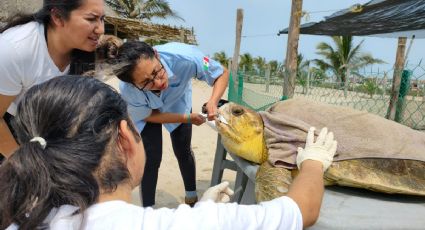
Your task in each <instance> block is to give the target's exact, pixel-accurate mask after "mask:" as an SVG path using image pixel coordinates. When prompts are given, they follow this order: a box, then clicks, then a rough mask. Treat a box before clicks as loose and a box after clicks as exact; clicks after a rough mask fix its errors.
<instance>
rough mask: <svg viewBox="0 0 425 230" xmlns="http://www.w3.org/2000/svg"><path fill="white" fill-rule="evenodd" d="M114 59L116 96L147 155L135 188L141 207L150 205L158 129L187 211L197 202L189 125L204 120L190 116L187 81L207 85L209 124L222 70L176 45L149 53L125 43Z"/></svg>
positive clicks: (158, 150) (157, 157)
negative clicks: (166, 138)
mask: <svg viewBox="0 0 425 230" xmlns="http://www.w3.org/2000/svg"><path fill="white" fill-rule="evenodd" d="M117 59H118V61H119V66H120V68H119V69H118V70H116V74H117V76H118V78H119V79H120V80H121V82H120V91H121V94H122V97H123V98H124V100H126V101H127V103H128V111H129V113H130V116H131V118H132V120H133V122H134V123H135V125H136V127H137V129H138V130H139V132H140V135H141V136H142V139H143V144H144V146H145V151H146V156H147V159H146V167H145V173H144V176H143V179H142V184H141V194H142V201H143V206H144V207H147V206H152V205H154V204H155V190H156V184H157V180H158V170H159V167H160V164H161V159H162V127H161V126H162V124H164V126H165V128H166V129H167V130H168V131H169V132H170V136H171V141H172V146H173V150H174V154H175V156H176V158H177V161H178V164H179V168H180V172H181V174H182V177H183V182H184V186H185V190H186V197H185V202H186V203H187V204H189V205H191V206H193V205H194V204H195V202H196V201H197V199H198V198H197V194H196V175H195V172H196V170H195V159H194V156H193V152H192V149H191V138H192V124H195V125H201V124H203V123H204V122H205V118H204V117H203V116H202V115H200V114H198V113H192V83H191V80H192V78H193V77H195V78H197V79H199V80H203V81H206V82H207V83H208V84H209V85H210V86H213V92H212V95H211V97H210V99H209V100H208V102H207V104H206V108H207V111H208V116H207V118H208V120H214V119H215V118H216V114H217V104H218V102H219V100H220V98H221V97H222V96H223V93H224V91H225V90H226V87H227V83H228V80H229V73H228V71H227V70H226V69H225V68H224V67H223V66H221V65H220V63H218V62H216V61H214V60H212V59H209V57H207V56H205V55H204V54H203V53H202V52H201V51H200V50H199V49H198V48H196V47H195V46H192V45H187V44H182V43H168V44H164V45H159V46H155V49H154V48H152V47H151V46H149V45H148V44H146V43H144V42H141V41H130V42H126V43H124V44H123V45H122V46H121V47H120V48H119V50H118V54H117Z"/></svg>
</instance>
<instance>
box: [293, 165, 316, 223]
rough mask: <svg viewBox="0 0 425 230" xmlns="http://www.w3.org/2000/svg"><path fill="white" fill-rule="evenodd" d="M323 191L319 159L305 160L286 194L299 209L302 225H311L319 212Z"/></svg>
mask: <svg viewBox="0 0 425 230" xmlns="http://www.w3.org/2000/svg"><path fill="white" fill-rule="evenodd" d="M323 192H324V184H323V166H322V163H321V162H319V161H314V160H305V161H304V162H303V163H302V167H301V170H300V173H299V174H298V175H297V177H296V178H295V180H294V181H293V182H292V184H291V187H290V188H289V191H288V194H287V196H288V197H290V198H292V199H293V200H294V201H295V203H297V204H298V207H299V208H300V210H301V214H302V216H303V224H304V227H308V226H311V225H313V224H314V223H315V222H316V220H317V218H318V216H319V212H320V206H321V204H322V198H323Z"/></svg>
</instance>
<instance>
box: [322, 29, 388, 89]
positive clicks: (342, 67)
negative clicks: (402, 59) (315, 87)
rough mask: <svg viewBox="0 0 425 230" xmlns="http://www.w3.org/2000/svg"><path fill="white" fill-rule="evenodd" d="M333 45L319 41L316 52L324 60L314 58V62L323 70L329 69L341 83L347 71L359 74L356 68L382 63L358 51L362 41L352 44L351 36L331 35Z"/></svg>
mask: <svg viewBox="0 0 425 230" xmlns="http://www.w3.org/2000/svg"><path fill="white" fill-rule="evenodd" d="M332 40H333V42H334V45H335V47H333V46H332V45H330V44H328V43H326V42H321V43H319V44H318V45H317V47H316V49H317V50H318V52H317V54H319V55H322V56H323V57H324V60H321V59H315V60H314V62H315V64H316V65H317V66H318V67H319V69H322V70H324V71H327V70H330V71H332V72H333V73H334V75H335V76H336V77H337V80H338V81H339V82H341V84H342V85H344V83H347V82H348V80H347V75H348V74H349V73H351V74H354V75H358V76H361V74H359V72H358V70H359V69H360V68H362V67H365V66H367V65H371V64H381V63H384V61H382V60H381V59H377V58H373V57H372V55H370V54H365V53H361V52H360V48H361V45H362V44H363V41H364V40H363V41H361V42H360V43H359V44H357V45H356V46H354V44H353V37H352V36H332Z"/></svg>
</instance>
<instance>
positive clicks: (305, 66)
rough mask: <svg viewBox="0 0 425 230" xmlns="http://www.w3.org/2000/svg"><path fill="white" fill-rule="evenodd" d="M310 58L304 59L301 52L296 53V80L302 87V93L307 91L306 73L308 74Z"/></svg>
mask: <svg viewBox="0 0 425 230" xmlns="http://www.w3.org/2000/svg"><path fill="white" fill-rule="evenodd" d="M309 66H310V60H304V56H303V55H302V54H298V55H297V77H296V80H297V82H298V84H300V85H301V86H302V87H303V92H302V93H303V94H305V93H307V90H308V89H307V87H309V86H308V85H307V83H308V80H309V79H307V78H308V74H309Z"/></svg>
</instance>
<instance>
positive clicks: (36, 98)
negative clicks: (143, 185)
mask: <svg viewBox="0 0 425 230" xmlns="http://www.w3.org/2000/svg"><path fill="white" fill-rule="evenodd" d="M121 120H127V121H128V123H129V124H130V129H132V130H133V132H134V135H135V137H137V138H138V140H140V137H138V134H137V131H136V130H135V129H134V127H133V126H132V125H131V124H132V123H131V121H130V119H129V116H128V113H127V107H126V103H125V102H124V101H123V99H122V98H121V97H120V95H119V94H118V93H117V92H116V91H114V90H113V89H112V88H111V87H110V86H108V85H106V84H104V83H102V82H100V81H98V80H96V79H93V78H86V77H80V76H61V77H56V78H54V79H52V80H49V81H47V82H45V83H43V84H40V85H36V86H34V87H32V88H31V89H30V90H29V91H28V92H27V93H26V94H25V96H24V98H23V99H22V100H21V101H20V103H19V105H18V109H17V115H16V117H15V120H14V123H13V126H14V128H15V130H16V134H17V138H18V141H19V143H20V148H19V149H18V150H17V151H16V152H15V153H14V154H13V155H12V156H11V157H10V158H9V159H8V160H7V161H5V162H4V163H3V165H2V166H1V167H0V194H1V197H0V215H1V220H0V228H1V229H4V228H7V227H8V226H9V225H10V224H12V223H15V224H17V225H19V228H20V229H35V228H38V227H43V226H42V222H43V220H44V219H45V218H46V217H47V215H48V214H49V212H50V211H51V210H52V208H55V207H60V206H61V205H65V204H69V205H74V206H76V207H79V212H80V213H83V212H84V210H85V209H86V208H87V207H89V206H90V205H92V204H94V203H95V202H96V201H97V199H98V197H99V191H100V189H102V190H103V191H105V192H112V191H114V190H115V189H116V188H117V186H118V185H119V184H120V183H123V182H126V181H127V180H129V178H130V174H129V172H128V169H127V167H126V164H125V159H122V155H121V154H118V149H117V148H116V140H117V138H118V126H119V123H120V121H121ZM34 137H41V138H42V139H43V140H45V141H46V146H43V145H42V142H41V141H37V140H33V138H34ZM31 140H32V141H31ZM44 227H46V226H44Z"/></svg>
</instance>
